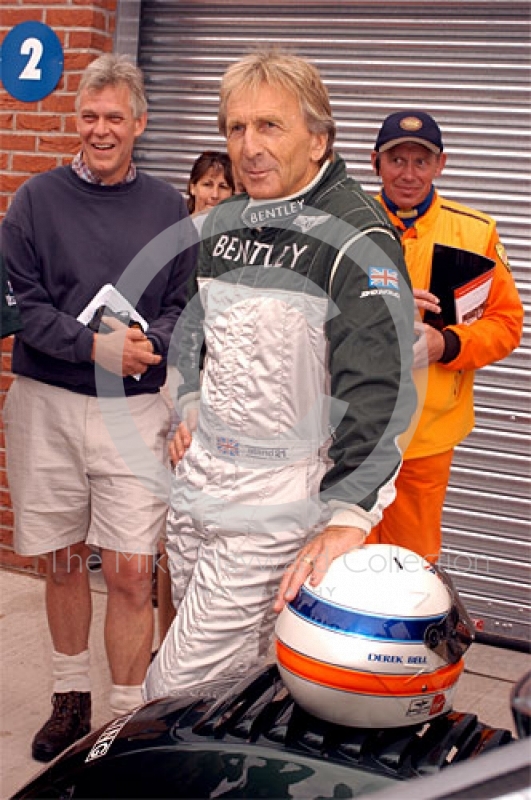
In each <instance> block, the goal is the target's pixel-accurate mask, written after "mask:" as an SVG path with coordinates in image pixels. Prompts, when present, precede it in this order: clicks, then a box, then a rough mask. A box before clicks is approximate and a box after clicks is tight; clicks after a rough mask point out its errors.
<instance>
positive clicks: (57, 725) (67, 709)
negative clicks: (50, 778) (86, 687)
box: [31, 692, 91, 761]
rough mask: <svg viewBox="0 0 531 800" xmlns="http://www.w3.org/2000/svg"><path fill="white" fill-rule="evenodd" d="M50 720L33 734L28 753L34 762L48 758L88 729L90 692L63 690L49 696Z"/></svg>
mask: <svg viewBox="0 0 531 800" xmlns="http://www.w3.org/2000/svg"><path fill="white" fill-rule="evenodd" d="M52 705H53V711H52V716H51V717H50V719H49V720H48V721H47V722H45V723H44V725H43V726H42V728H41V729H40V731H38V732H37V733H36V734H35V738H34V739H33V742H32V744H31V754H32V756H33V758H34V759H35V760H36V761H51V760H52V758H55V756H57V755H59V753H61V752H62V751H63V750H65V749H66V748H67V747H68V746H69V745H71V744H73V742H76V741H77V740H78V739H81V737H82V736H85V735H86V734H87V733H89V731H90V713H91V700H90V692H63V693H58V694H54V695H53V696H52Z"/></svg>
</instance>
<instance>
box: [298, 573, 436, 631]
mask: <svg viewBox="0 0 531 800" xmlns="http://www.w3.org/2000/svg"><path fill="white" fill-rule="evenodd" d="M289 608H291V610H292V611H293V612H294V613H295V614H296V615H297V616H298V617H301V618H302V619H305V620H307V622H311V623H312V624H313V625H318V626H319V627H321V628H327V629H328V630H331V631H337V632H338V633H343V634H349V635H353V636H363V637H366V638H368V639H382V640H385V641H389V642H393V641H402V642H403V641H407V642H412V643H413V642H415V643H419V642H423V641H424V632H425V630H426V628H427V627H428V625H437V624H439V623H440V622H441V621H442V620H443V619H444V618H445V616H446V615H445V614H439V615H437V616H435V617H415V618H409V619H407V618H404V617H382V616H376V615H374V614H367V613H365V612H361V611H353V610H352V609H349V608H344V607H339V606H336V605H332V604H331V603H329V602H327V601H326V600H323V599H322V598H321V597H317V596H316V595H314V594H312V593H311V592H310V591H308V589H307V588H306V587H305V586H302V587H301V589H300V590H299V593H298V594H297V596H296V597H295V599H294V600H292V601H291V603H289Z"/></svg>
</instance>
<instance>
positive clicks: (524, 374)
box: [136, 0, 531, 641]
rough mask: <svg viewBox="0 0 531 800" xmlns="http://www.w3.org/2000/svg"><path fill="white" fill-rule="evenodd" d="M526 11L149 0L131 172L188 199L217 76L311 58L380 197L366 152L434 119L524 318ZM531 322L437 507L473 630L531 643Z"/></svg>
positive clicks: (528, 158) (341, 131) (486, 385)
mask: <svg viewBox="0 0 531 800" xmlns="http://www.w3.org/2000/svg"><path fill="white" fill-rule="evenodd" d="M529 8H530V7H529V4H528V2H518V1H516V2H513V1H512V0H509V2H504V1H503V0H497V2H474V0H463V2H430V3H426V2H414V1H413V2H408V3H400V2H395V3H393V4H391V3H384V2H379V3H357V2H337V1H336V2H326V0H325V1H323V0H321V1H320V2H319V3H316V2H305V3H294V2H292V3H289V4H288V3H280V2H276V1H275V0H273V2H268V3H266V4H263V5H258V4H252V3H244V2H231V0H223V2H217V3H215V2H202V0H197V2H177V1H176V0H144V2H142V4H141V15H140V17H141V21H140V42H139V63H140V65H141V66H142V68H143V69H144V71H145V74H146V78H147V89H148V94H149V101H150V120H149V125H148V130H147V132H146V133H145V134H144V136H143V139H142V141H141V143H140V145H139V147H138V149H137V153H136V158H137V160H138V162H139V163H140V165H141V166H142V167H143V168H145V169H147V170H148V171H150V172H151V173H153V174H156V175H159V176H161V177H164V178H166V179H168V180H170V181H172V182H173V183H175V185H176V186H177V187H178V188H179V189H181V190H184V189H185V186H186V180H187V176H188V173H189V169H190V166H191V164H192V162H193V161H194V159H195V158H196V156H197V155H198V154H199V153H200V152H201V151H202V150H204V149H207V148H219V149H224V142H223V139H222V138H221V137H220V136H219V134H218V132H217V126H216V113H217V93H218V87H219V78H220V75H221V73H222V72H223V70H224V69H225V67H226V66H227V65H228V64H229V63H231V62H232V61H234V60H237V59H238V58H240V57H241V56H242V55H243V54H245V53H246V52H248V50H250V49H252V48H253V47H255V46H256V45H280V46H282V47H287V48H289V49H291V50H293V51H294V52H297V53H299V54H301V55H303V56H305V57H307V58H309V59H310V60H312V61H313V62H314V63H315V64H316V65H317V66H318V67H319V69H320V71H321V74H322V75H323V78H324V80H325V82H326V84H327V86H328V89H329V91H330V96H331V101H332V105H333V109H334V115H335V118H336V120H337V123H338V136H337V144H336V148H337V150H338V152H340V153H341V154H342V155H343V156H344V157H345V158H346V160H347V164H348V167H349V170H350V172H351V173H352V174H353V175H355V176H356V177H357V178H358V179H359V180H361V182H362V184H363V185H364V187H365V188H366V189H367V190H369V191H371V192H375V191H376V189H377V183H376V181H375V179H374V177H373V175H372V173H371V171H370V166H369V154H370V152H371V150H372V146H373V142H374V139H375V135H376V132H377V130H378V127H379V125H380V123H381V120H382V119H383V117H384V116H385V115H386V114H388V113H390V112H391V111H394V110H397V109H400V108H406V107H415V106H417V107H421V108H425V109H426V110H428V111H430V112H431V113H432V114H433V115H434V116H435V117H436V118H437V120H438V121H439V123H440V124H441V127H442V129H443V133H444V139H445V148H446V150H447V152H448V155H449V161H448V166H447V168H446V170H445V173H444V175H443V176H442V178H441V179H439V181H438V186H439V188H440V190H441V192H442V193H443V194H445V195H446V196H447V197H451V198H454V199H456V200H459V201H461V202H464V203H468V204H470V205H473V206H476V207H478V208H481V209H482V210H484V211H486V212H487V213H490V214H491V215H492V216H494V217H495V218H496V219H497V220H498V224H499V230H500V233H501V235H502V238H503V240H504V242H505V245H506V247H507V250H508V252H509V257H510V260H511V264H512V269H513V273H514V275H515V278H516V280H517V283H518V286H519V289H520V291H521V295H522V298H523V300H524V303H525V305H526V310H527V312H529V309H530V308H531V265H530V261H529V255H530V240H531V234H530V228H529V218H530V211H531V207H530V202H529V196H530V180H529V174H530V169H529V167H530V162H531V148H530V144H529V143H530V139H529V132H530V129H531V124H530V123H531V104H530V93H529V84H530V76H531V75H530V61H529V58H530V56H529V41H528V34H529ZM530 351H531V327H530V325H529V317H528V318H527V324H526V331H525V334H524V340H523V342H522V345H521V347H520V348H519V349H518V350H517V351H516V352H515V353H514V354H513V355H511V356H510V357H509V358H507V359H505V361H503V363H501V364H497V365H493V366H491V367H488V368H485V369H483V370H481V371H480V372H479V373H478V377H477V390H476V414H477V423H476V428H475V430H474V432H473V433H472V434H471V435H470V437H469V438H468V439H467V441H466V442H465V443H464V444H463V445H462V446H460V447H459V448H458V450H457V452H456V457H455V463H454V468H453V470H452V480H451V484H450V488H449V492H448V497H447V503H446V506H445V513H444V521H443V527H444V555H443V559H442V563H443V564H444V565H445V566H447V567H448V569H449V571H450V572H451V573H453V575H454V577H455V579H456V582H457V585H458V586H459V588H460V589H461V591H462V593H463V596H464V598H465V600H466V603H467V606H468V607H469V609H470V611H471V613H472V615H473V616H474V617H475V618H476V620H477V624H478V627H479V628H480V629H483V630H484V631H485V632H486V633H488V634H495V635H499V636H502V637H504V638H506V639H514V640H516V641H524V640H528V639H529V638H530V632H531V626H530V610H531V609H530V572H529V563H530V559H529V555H530V550H529V532H530V517H531V514H530V512H531V503H530V494H531V492H530V488H531V475H530V458H529V456H530V432H531V428H530V413H529V410H530V398H531V391H530V390H531V384H530V379H529V374H530V373H529V366H530V358H529V356H530Z"/></svg>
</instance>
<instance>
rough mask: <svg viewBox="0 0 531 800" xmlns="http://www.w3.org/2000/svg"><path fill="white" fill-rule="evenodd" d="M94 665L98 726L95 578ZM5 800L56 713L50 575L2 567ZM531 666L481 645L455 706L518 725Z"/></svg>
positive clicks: (100, 595) (101, 594)
mask: <svg viewBox="0 0 531 800" xmlns="http://www.w3.org/2000/svg"><path fill="white" fill-rule="evenodd" d="M92 588H93V600H94V603H93V606H94V616H93V626H92V638H91V643H90V647H91V664H92V666H91V670H92V680H93V693H92V703H93V728H94V729H96V728H98V727H100V726H101V725H103V724H104V723H105V722H107V721H108V720H109V719H110V718H111V714H110V711H109V708H108V705H107V698H108V694H109V689H110V677H109V671H108V668H107V663H106V658H105V653H104V648H103V636H102V625H103V614H104V609H105V599H106V598H105V591H104V587H103V585H102V581H101V578H100V577H99V576H98V575H95V576H93V587H92ZM0 598H1V599H0V648H1V653H2V661H1V673H0V677H1V681H0V709H1V712H0V800H7V798H9V797H10V796H11V794H12V793H13V792H14V791H15V790H16V789H18V788H19V787H20V786H22V784H23V783H25V782H26V781H27V780H28V779H29V778H30V777H32V776H33V775H34V774H35V773H37V772H38V771H40V770H41V769H42V765H41V764H39V763H37V762H36V761H33V759H32V758H31V755H30V743H31V739H32V737H33V735H34V733H35V732H36V731H37V729H38V728H40V726H41V725H42V723H43V722H44V721H45V720H46V719H47V717H48V716H49V713H50V694H51V680H50V673H51V646H50V639H49V634H48V628H47V624H46V617H45V612H44V581H43V580H42V579H41V578H34V577H31V576H29V575H23V574H19V573H15V572H9V571H6V570H0ZM530 669H531V656H530V655H528V654H526V653H519V652H515V651H512V650H503V649H500V648H494V647H487V646H485V645H479V644H475V645H473V646H472V648H471V649H470V651H469V652H468V654H467V658H466V668H465V672H464V674H463V676H462V677H461V679H460V681H459V684H458V688H457V692H456V697H455V701H454V707H455V708H456V709H457V710H459V711H470V712H473V713H474V714H477V716H478V717H479V719H480V720H481V721H482V722H484V723H486V724H490V725H492V726H496V727H500V728H508V729H510V730H513V732H514V726H513V720H512V716H511V712H510V707H509V696H510V692H511V688H512V686H513V683H514V682H515V681H516V680H517V679H518V678H519V677H520V676H521V675H523V674H524V672H527V671H528V670H530Z"/></svg>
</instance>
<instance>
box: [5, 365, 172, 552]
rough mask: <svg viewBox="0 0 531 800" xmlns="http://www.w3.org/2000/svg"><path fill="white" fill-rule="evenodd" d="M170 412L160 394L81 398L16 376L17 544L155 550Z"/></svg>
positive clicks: (11, 440)
mask: <svg viewBox="0 0 531 800" xmlns="http://www.w3.org/2000/svg"><path fill="white" fill-rule="evenodd" d="M169 424H170V415H169V410H168V407H167V405H166V403H165V402H164V400H163V399H162V398H161V396H160V394H145V395H139V396H137V397H130V398H127V399H126V398H114V397H113V398H103V399H99V398H96V397H87V396H86V395H82V394H76V393H75V392H71V391H68V390H67V389H61V388H58V387H55V386H48V385H47V384H44V383H40V382H39V381H34V380H31V379H30V378H24V377H21V376H18V377H17V378H16V379H15V381H14V382H13V384H12V386H11V388H10V390H9V392H8V396H7V398H6V404H5V408H4V425H5V429H6V453H7V475H8V482H9V488H10V491H11V498H12V503H13V510H14V513H15V537H14V545H15V550H16V552H17V553H20V554H21V555H26V556H34V555H41V554H43V553H50V552H53V551H54V550H58V549H60V548H63V547H67V546H68V545H72V544H76V543H78V542H82V541H86V542H87V544H90V545H95V546H98V547H102V548H105V549H108V550H114V551H118V552H124V553H143V554H151V553H155V552H156V549H157V541H158V539H159V537H160V535H161V533H162V531H163V529H164V524H165V519H166V512H167V508H168V502H167V498H168V493H169V479H170V473H169V470H168V466H167V435H168V429H169Z"/></svg>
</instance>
